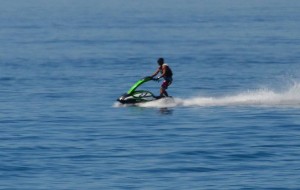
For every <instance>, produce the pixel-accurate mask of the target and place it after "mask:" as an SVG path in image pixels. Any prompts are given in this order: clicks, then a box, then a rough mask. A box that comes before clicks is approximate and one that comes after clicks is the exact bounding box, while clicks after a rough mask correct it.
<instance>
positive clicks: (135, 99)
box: [117, 76, 161, 104]
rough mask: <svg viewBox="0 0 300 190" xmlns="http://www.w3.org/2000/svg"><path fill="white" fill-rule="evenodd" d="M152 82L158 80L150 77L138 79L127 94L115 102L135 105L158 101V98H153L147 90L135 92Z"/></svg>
mask: <svg viewBox="0 0 300 190" xmlns="http://www.w3.org/2000/svg"><path fill="white" fill-rule="evenodd" d="M152 80H156V81H157V80H158V79H155V78H153V77H150V76H148V77H145V78H142V79H140V80H139V81H137V82H136V83H135V84H134V85H133V86H132V87H131V88H130V89H129V90H128V92H127V93H125V94H123V95H122V96H120V97H119V98H118V99H117V101H119V102H120V103H122V104H136V103H144V102H149V101H153V100H158V99H160V98H161V97H160V96H154V94H153V93H152V92H149V91H147V90H136V89H137V88H138V87H139V86H141V85H142V84H144V83H146V82H149V81H152Z"/></svg>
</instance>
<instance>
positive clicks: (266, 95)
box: [138, 83, 300, 108]
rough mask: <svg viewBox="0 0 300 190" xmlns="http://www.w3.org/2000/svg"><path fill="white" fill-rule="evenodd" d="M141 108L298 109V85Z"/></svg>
mask: <svg viewBox="0 0 300 190" xmlns="http://www.w3.org/2000/svg"><path fill="white" fill-rule="evenodd" d="M138 106H141V107H158V108H161V107H176V106H187V107H193V106H203V107H209V106H275V107H300V83H295V84H294V85H292V86H291V87H290V88H288V89H287V90H284V91H281V92H276V91H274V90H270V89H257V90H248V91H246V92H242V93H237V94H236V95H228V96H222V97H201V96H199V97H192V98H187V99H181V98H174V100H173V101H170V100H165V99H161V100H157V101H153V102H147V103H143V104H139V105H138Z"/></svg>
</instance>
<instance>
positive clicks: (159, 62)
mask: <svg viewBox="0 0 300 190" xmlns="http://www.w3.org/2000/svg"><path fill="white" fill-rule="evenodd" d="M164 62H165V61H164V58H162V57H161V58H159V59H158V60H157V63H158V64H160V65H162V64H164Z"/></svg>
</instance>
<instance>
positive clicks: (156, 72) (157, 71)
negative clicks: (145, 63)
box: [151, 68, 160, 77]
mask: <svg viewBox="0 0 300 190" xmlns="http://www.w3.org/2000/svg"><path fill="white" fill-rule="evenodd" d="M159 70H160V69H159V68H158V69H157V70H156V71H155V73H153V75H151V77H155V76H156V75H157V74H158V73H159Z"/></svg>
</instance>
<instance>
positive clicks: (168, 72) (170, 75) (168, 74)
mask: <svg viewBox="0 0 300 190" xmlns="http://www.w3.org/2000/svg"><path fill="white" fill-rule="evenodd" d="M164 66H166V75H165V77H166V78H169V77H172V76H173V72H172V70H171V68H170V67H169V65H168V64H166V63H164V64H163V65H162V66H161V70H160V72H161V73H162V72H163V70H162V68H163V67H164Z"/></svg>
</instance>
